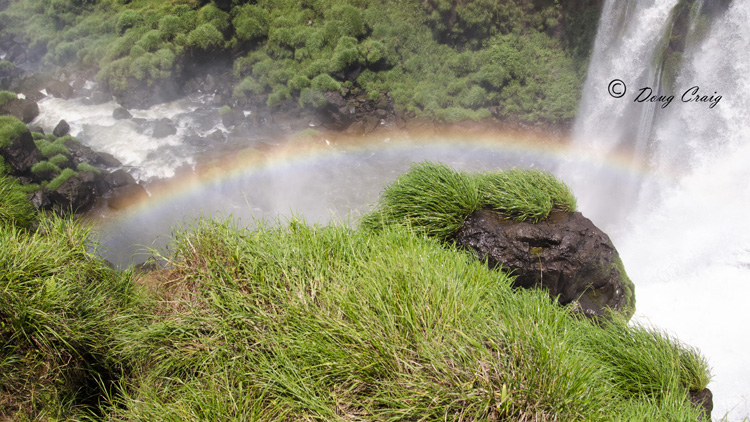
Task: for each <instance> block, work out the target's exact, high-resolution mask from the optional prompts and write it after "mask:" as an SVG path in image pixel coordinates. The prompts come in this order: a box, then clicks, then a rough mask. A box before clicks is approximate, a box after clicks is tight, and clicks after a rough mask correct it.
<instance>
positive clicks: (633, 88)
mask: <svg viewBox="0 0 750 422" xmlns="http://www.w3.org/2000/svg"><path fill="white" fill-rule="evenodd" d="M725 3H726V2H725ZM705 7H706V6H705V5H704V4H703V2H702V1H684V0H682V1H677V0H668V1H667V0H664V1H661V0H659V1H639V2H631V1H628V2H622V1H615V0H608V1H607V4H606V6H605V8H604V10H603V13H602V16H601V20H600V24H599V25H600V26H599V32H598V34H597V39H596V44H595V48H594V54H593V57H592V62H591V64H590V68H589V73H588V77H587V81H586V84H585V88H584V94H583V99H582V102H581V108H580V110H579V117H578V120H577V121H576V124H575V127H574V140H573V145H574V147H575V148H576V149H577V150H578V151H580V153H581V154H587V155H589V156H591V157H593V159H595V160H597V161H601V162H604V161H606V160H607V157H612V156H614V155H616V154H626V155H627V156H628V157H630V159H631V160H632V161H634V162H636V163H637V165H639V166H640V167H641V168H645V169H647V171H646V172H645V174H644V175H643V177H641V178H639V180H637V181H636V182H635V183H623V182H622V181H620V180H617V179H614V178H611V177H610V178H608V177H607V176H606V175H604V174H603V175H602V176H601V177H592V176H591V175H590V174H586V175H584V174H579V173H577V172H576V169H575V168H574V167H573V166H571V165H569V166H567V167H565V166H564V167H563V170H562V171H561V173H562V174H563V175H564V176H563V177H565V178H566V180H567V181H568V182H569V183H570V184H571V185H572V188H573V190H574V191H575V193H576V195H577V196H578V197H579V204H580V207H581V209H582V211H583V212H584V214H587V215H590V216H591V218H592V219H593V220H594V221H595V222H597V223H598V224H600V225H601V226H604V227H605V230H607V231H608V232H609V233H610V234H611V235H612V237H613V240H614V241H615V245H617V247H618V249H619V251H620V253H621V255H622V257H623V261H624V263H625V266H626V268H627V269H628V272H629V274H630V276H631V278H632V279H633V281H634V282H635V284H636V297H637V307H638V311H637V314H636V315H637V319H639V320H640V321H645V322H648V323H652V324H654V325H656V326H658V327H659V328H662V329H666V330H668V331H670V332H672V333H673V334H675V335H676V336H677V337H678V338H680V339H681V340H682V341H684V342H686V343H688V344H690V345H692V346H695V347H697V348H699V349H700V350H701V351H702V352H703V353H704V354H705V355H706V356H707V358H708V359H709V363H710V365H711V366H712V368H713V375H714V378H713V380H712V382H711V384H710V385H709V387H710V388H711V389H712V390H713V392H714V402H715V405H716V407H715V410H714V413H713V415H714V417H715V418H717V420H718V418H721V417H723V416H724V415H725V414H727V413H728V420H742V419H743V418H745V417H747V416H749V415H750V405H749V404H748V396H749V394H750V368H749V367H748V365H747V363H746V353H747V350H748V346H750V339H748V336H747V334H746V332H747V328H746V327H747V326H748V325H750V311H748V310H747V309H748V308H747V305H746V304H745V303H744V298H746V297H748V294H750V222H749V221H748V219H747V218H746V216H745V214H746V211H745V207H747V206H748V205H750V185H748V180H750V165H748V163H750V119H748V116H750V80H748V75H750V59H748V57H747V52H749V51H750V29H748V27H747V22H748V21H750V2H747V1H734V2H733V3H731V4H729V5H728V6H727V7H726V10H718V11H717V8H716V7H715V5H712V9H713V10H711V11H710V13H709V12H708V11H703V10H702V9H703V8H705ZM719 9H720V8H719ZM680 11H682V13H683V15H681V16H682V18H684V19H685V20H684V21H683V22H682V23H680V24H679V25H678V24H677V23H675V22H676V21H677V20H678V19H681V18H680V17H679V16H678V14H679V13H680ZM685 22H687V24H685ZM686 32H687V33H686ZM675 40H678V42H681V43H682V44H681V45H680V46H679V47H680V48H679V51H676V52H675V51H672V50H674V49H673V45H672V44H669V45H667V43H674V42H675ZM665 46H666V47H665ZM667 49H672V50H669V51H667ZM665 51H667V52H668V53H670V54H672V55H671V56H669V57H667V56H666V55H664V52H665ZM665 64H666V65H665ZM665 78H666V79H668V80H665ZM615 79H618V80H620V81H622V83H624V85H625V86H626V87H627V88H626V89H624V88H623V87H622V86H617V87H616V89H615V91H614V92H613V93H610V92H608V84H610V83H611V82H612V81H613V80H615ZM644 88H648V89H651V90H652V95H653V96H654V97H655V98H654V100H655V101H654V102H650V101H649V100H650V98H649V100H646V101H644V102H640V101H639V100H640V99H643V98H644V97H639V95H640V93H641V92H642V91H641V90H643V89H644ZM623 91H625V95H623V96H622V97H620V98H615V97H614V96H613V95H615V96H617V95H619V93H622V92H623ZM647 91H648V90H645V91H644V92H647ZM669 96H672V97H673V98H672V99H671V100H669ZM608 226H612V227H610V228H609V229H607V227H608Z"/></svg>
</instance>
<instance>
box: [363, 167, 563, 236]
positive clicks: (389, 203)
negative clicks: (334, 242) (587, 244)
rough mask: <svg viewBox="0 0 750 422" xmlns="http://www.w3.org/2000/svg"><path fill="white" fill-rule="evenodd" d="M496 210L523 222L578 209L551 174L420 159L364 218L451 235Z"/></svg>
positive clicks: (373, 224) (371, 223)
mask: <svg viewBox="0 0 750 422" xmlns="http://www.w3.org/2000/svg"><path fill="white" fill-rule="evenodd" d="M479 209H492V210H495V211H498V212H500V213H502V214H504V215H505V216H507V217H508V218H512V219H515V220H518V221H523V220H529V221H534V222H537V221H540V220H543V219H545V218H547V216H549V214H550V213H551V212H552V211H575V209H576V200H575V197H574V196H573V194H572V193H571V191H570V189H569V188H568V187H567V186H566V185H565V184H564V183H562V182H560V181H559V180H557V179H556V178H555V177H554V176H552V175H551V174H549V173H545V172H543V171H538V170H510V171H505V172H488V173H479V174H466V173H461V172H456V171H455V170H453V169H451V168H450V167H448V166H446V165H444V164H438V163H430V162H424V163H420V164H415V165H413V166H412V167H411V169H410V170H409V172H407V173H406V174H404V175H402V176H401V177H399V178H398V180H396V181H395V182H394V183H392V184H391V185H389V186H387V187H386V188H385V191H384V192H383V195H382V196H381V198H380V202H379V203H378V205H377V207H376V208H375V210H374V211H373V212H371V213H370V214H367V215H366V216H365V217H364V218H363V219H362V226H363V227H365V228H370V229H377V228H381V227H383V226H384V225H389V224H403V225H407V226H410V227H413V228H414V229H416V230H418V231H420V232H423V233H424V234H426V235H429V236H434V237H437V238H439V239H443V240H447V239H449V238H450V237H451V236H453V234H454V233H455V232H456V231H457V230H458V229H459V228H460V227H461V225H462V224H463V222H464V221H465V220H466V218H467V217H468V216H469V215H471V213H473V212H474V211H476V210H479Z"/></svg>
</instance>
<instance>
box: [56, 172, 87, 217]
mask: <svg viewBox="0 0 750 422" xmlns="http://www.w3.org/2000/svg"><path fill="white" fill-rule="evenodd" d="M49 199H50V200H51V201H52V202H53V203H54V204H55V205H56V206H58V207H60V208H61V210H62V211H67V210H71V211H73V212H79V211H86V210H88V209H89V208H91V206H92V205H94V201H95V200H96V196H95V195H94V185H93V183H87V182H85V181H83V180H81V179H80V178H78V177H71V178H69V179H68V180H66V181H65V182H63V184H62V185H60V187H59V188H57V189H55V190H54V191H52V192H50V193H49Z"/></svg>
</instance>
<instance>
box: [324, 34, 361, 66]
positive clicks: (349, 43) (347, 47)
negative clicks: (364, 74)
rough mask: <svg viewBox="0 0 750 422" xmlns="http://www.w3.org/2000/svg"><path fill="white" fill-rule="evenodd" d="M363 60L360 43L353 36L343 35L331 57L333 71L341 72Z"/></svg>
mask: <svg viewBox="0 0 750 422" xmlns="http://www.w3.org/2000/svg"><path fill="white" fill-rule="evenodd" d="M361 60H362V57H361V55H360V49H359V43H358V42H357V39H356V38H353V37H341V38H339V42H338V43H337V44H336V49H335V50H334V51H333V57H332V58H331V66H330V71H331V72H340V71H342V70H344V69H346V68H348V67H350V66H352V65H355V64H358V63H359V62H360V61H361Z"/></svg>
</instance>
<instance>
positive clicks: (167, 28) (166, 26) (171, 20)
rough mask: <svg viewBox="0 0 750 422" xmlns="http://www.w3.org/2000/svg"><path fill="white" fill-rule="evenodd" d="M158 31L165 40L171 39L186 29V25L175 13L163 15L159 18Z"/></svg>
mask: <svg viewBox="0 0 750 422" xmlns="http://www.w3.org/2000/svg"><path fill="white" fill-rule="evenodd" d="M159 31H160V32H161V34H162V36H163V37H164V39H166V40H172V39H174V37H175V36H177V35H178V34H180V33H183V32H186V31H187V25H186V24H185V21H184V20H183V19H180V18H179V17H177V16H175V15H164V16H162V17H161V19H159Z"/></svg>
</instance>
